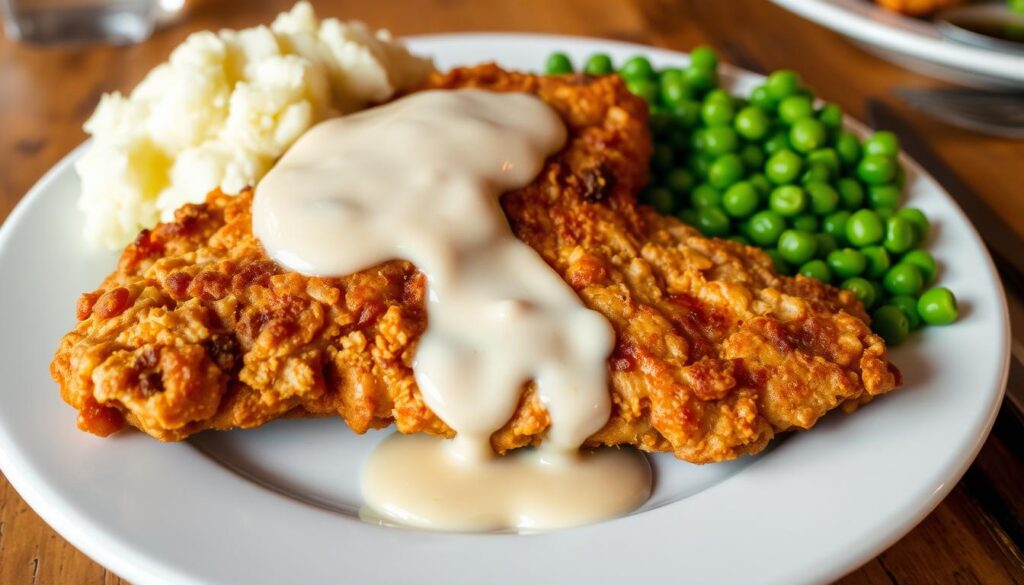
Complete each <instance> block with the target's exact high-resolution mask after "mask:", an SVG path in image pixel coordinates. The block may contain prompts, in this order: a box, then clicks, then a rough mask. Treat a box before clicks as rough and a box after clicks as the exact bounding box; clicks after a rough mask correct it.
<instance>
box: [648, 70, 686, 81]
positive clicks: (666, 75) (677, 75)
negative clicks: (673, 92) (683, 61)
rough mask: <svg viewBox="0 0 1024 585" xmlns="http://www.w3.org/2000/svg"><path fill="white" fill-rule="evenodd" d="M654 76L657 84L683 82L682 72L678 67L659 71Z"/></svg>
mask: <svg viewBox="0 0 1024 585" xmlns="http://www.w3.org/2000/svg"><path fill="white" fill-rule="evenodd" d="M655 75H657V77H658V83H661V84H666V83H675V82H677V81H682V80H683V70H682V69H681V68H679V67H666V68H664V69H662V70H661V71H656V72H655Z"/></svg>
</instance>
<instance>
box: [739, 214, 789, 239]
mask: <svg viewBox="0 0 1024 585" xmlns="http://www.w3.org/2000/svg"><path fill="white" fill-rule="evenodd" d="M747 230H748V231H747V237H749V238H750V239H751V241H753V242H754V243H755V244H757V245H758V246H761V247H763V248H767V247H769V246H774V245H775V243H776V242H778V241H779V236H781V235H782V232H783V231H785V230H786V220H785V219H783V217H782V216H781V215H779V214H778V213H775V212H774V211H770V210H764V211H758V212H757V213H755V214H754V215H753V216H752V217H751V218H750V221H749V223H748V224H747Z"/></svg>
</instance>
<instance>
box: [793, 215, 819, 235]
mask: <svg viewBox="0 0 1024 585" xmlns="http://www.w3.org/2000/svg"><path fill="white" fill-rule="evenodd" d="M792 223H793V228H794V229H798V230H801V231H805V232H811V233H813V232H816V231H818V218H817V217H815V216H814V215H812V214H810V213H802V214H800V215H798V216H796V217H794V218H793V220H792Z"/></svg>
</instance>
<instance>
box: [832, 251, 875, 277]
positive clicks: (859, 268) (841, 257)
mask: <svg viewBox="0 0 1024 585" xmlns="http://www.w3.org/2000/svg"><path fill="white" fill-rule="evenodd" d="M825 261H826V262H828V267H829V269H831V270H832V274H833V275H834V276H835V277H837V278H841V279H843V280H845V279H847V278H853V277H854V276H860V275H861V274H862V273H863V272H864V269H865V268H866V267H867V259H865V258H864V254H861V253H860V252H859V251H857V250H854V249H853V248H840V249H838V250H833V251H831V252H829V255H828V257H826V259H825Z"/></svg>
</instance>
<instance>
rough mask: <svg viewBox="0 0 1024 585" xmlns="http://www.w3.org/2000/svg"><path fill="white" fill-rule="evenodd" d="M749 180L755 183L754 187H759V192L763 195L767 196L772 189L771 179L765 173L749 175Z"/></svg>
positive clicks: (752, 183)
mask: <svg viewBox="0 0 1024 585" xmlns="http://www.w3.org/2000/svg"><path fill="white" fill-rule="evenodd" d="M747 182H749V183H750V184H751V185H753V186H754V188H755V189H757V192H758V194H760V195H761V196H763V197H767V195H768V194H769V193H771V191H772V184H771V181H769V180H768V177H766V176H764V174H763V173H754V174H752V175H750V176H748V177H747Z"/></svg>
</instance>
